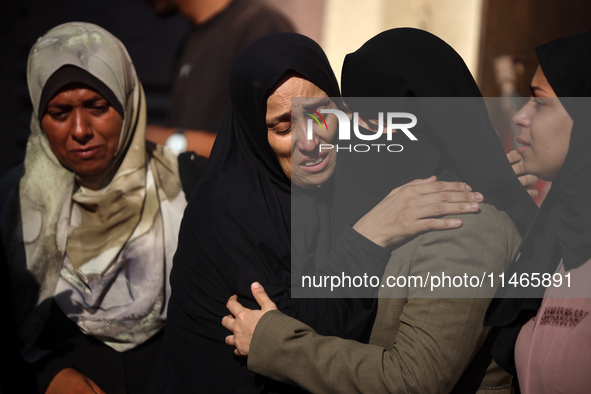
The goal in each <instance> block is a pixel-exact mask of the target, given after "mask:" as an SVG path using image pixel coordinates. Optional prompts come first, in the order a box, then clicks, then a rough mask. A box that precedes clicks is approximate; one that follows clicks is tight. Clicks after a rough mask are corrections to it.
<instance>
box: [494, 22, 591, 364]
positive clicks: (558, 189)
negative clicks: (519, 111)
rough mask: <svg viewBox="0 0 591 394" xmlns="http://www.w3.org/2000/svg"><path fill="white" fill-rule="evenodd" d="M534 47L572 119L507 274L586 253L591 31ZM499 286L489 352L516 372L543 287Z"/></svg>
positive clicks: (567, 263) (576, 259) (574, 263)
mask: <svg viewBox="0 0 591 394" xmlns="http://www.w3.org/2000/svg"><path fill="white" fill-rule="evenodd" d="M536 53H537V55H538V60H539V62H540V67H541V68H542V70H543V71H544V74H545V76H546V78H547V79H548V82H549V83H550V86H552V89H553V90H554V92H555V93H556V95H557V96H558V97H559V98H560V101H561V103H562V104H563V105H564V107H565V108H566V110H567V112H568V114H569V115H570V117H571V118H572V119H573V121H574V125H573V130H572V134H571V138H570V146H569V150H568V154H567V157H566V160H565V162H564V165H563V166H562V168H561V170H560V171H559V173H558V176H557V177H556V179H555V180H554V181H553V182H552V187H551V189H550V191H549V192H548V194H547V196H546V197H545V199H544V202H543V204H542V206H541V208H540V212H539V214H538V215H537V217H536V219H535V221H534V223H533V224H532V226H531V228H530V230H529V231H528V233H527V234H526V236H525V238H524V240H523V242H522V244H521V246H520V249H519V251H518V253H517V254H516V258H515V259H514V261H513V262H512V264H511V266H510V267H509V271H508V273H507V275H506V276H507V277H509V276H511V275H512V274H513V273H515V272H517V273H521V272H526V273H534V272H535V273H540V274H543V273H554V272H555V271H556V269H557V268H558V266H559V264H560V259H561V258H562V260H563V264H564V268H565V270H567V271H568V270H570V269H573V268H576V267H579V266H580V265H581V264H583V263H585V262H586V261H587V260H589V258H591V204H590V201H591V182H589V180H590V179H591V155H589V151H590V150H591V133H590V132H589V111H590V110H591V105H590V104H591V101H590V100H589V99H588V98H586V99H580V97H590V96H591V72H590V71H589V70H591V32H586V33H582V34H578V35H575V36H571V37H567V38H562V39H559V40H555V41H552V42H550V43H548V44H545V45H542V46H540V47H538V48H536ZM577 97H578V98H579V99H573V98H577ZM500 290H501V291H499V292H498V293H497V297H502V298H498V299H495V300H494V302H493V303H491V306H490V308H489V310H488V313H487V319H486V323H487V324H490V325H492V326H498V327H505V329H504V330H502V331H501V333H500V334H499V337H498V339H497V342H496V343H495V346H494V347H493V356H494V357H495V360H496V361H497V362H498V363H499V364H500V365H501V366H502V367H504V368H505V369H507V370H509V371H511V372H513V373H515V360H514V349H515V341H516V339H517V336H518V335H519V331H520V329H521V327H522V326H523V324H525V323H526V322H527V320H529V318H531V317H532V316H533V315H534V314H535V313H536V312H537V310H538V309H539V307H540V304H541V297H542V296H543V293H544V288H543V287H539V288H531V289H529V290H531V291H530V292H528V293H527V296H528V297H529V298H510V297H511V294H512V293H511V292H512V291H515V289H511V288H508V289H507V288H506V289H500ZM521 291H523V290H521ZM520 296H522V297H523V294H521V295H520Z"/></svg>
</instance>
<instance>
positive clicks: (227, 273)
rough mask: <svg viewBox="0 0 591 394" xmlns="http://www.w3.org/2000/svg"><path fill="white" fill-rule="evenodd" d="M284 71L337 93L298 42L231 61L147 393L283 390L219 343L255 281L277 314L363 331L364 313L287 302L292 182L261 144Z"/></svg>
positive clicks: (265, 46) (329, 302)
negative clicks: (226, 320) (225, 99)
mask: <svg viewBox="0 0 591 394" xmlns="http://www.w3.org/2000/svg"><path fill="white" fill-rule="evenodd" d="M288 72H290V73H296V74H298V75H300V76H302V77H303V78H306V79H308V80H309V81H311V82H313V83H314V84H315V85H316V86H318V87H319V88H321V89H322V90H323V91H324V92H326V93H327V94H328V95H329V96H334V97H339V96H340V92H339V88H338V84H337V81H336V78H335V76H334V74H333V72H332V69H331V67H330V65H329V62H328V59H327V58H326V55H325V54H324V52H323V51H322V49H321V48H320V46H319V45H318V44H316V43H315V42H314V41H312V40H311V39H309V38H307V37H305V36H302V35H299V34H295V33H277V34H273V35H270V36H267V37H264V38H262V39H260V40H258V41H256V42H254V43H253V44H251V45H250V46H249V47H248V48H246V49H245V50H244V51H243V52H242V53H241V54H240V55H239V56H238V58H237V59H236V61H235V63H234V65H233V68H232V72H231V76H230V91H231V108H230V110H229V112H228V114H227V115H226V118H225V120H224V122H223V124H222V127H221V129H220V131H219V133H218V135H217V138H216V142H215V144H214V147H213V150H212V153H211V156H210V158H209V162H208V167H207V170H206V173H205V175H204V177H203V179H202V181H201V183H200V184H199V185H198V186H197V188H196V189H195V191H194V192H193V194H192V196H191V200H190V201H189V204H188V206H187V209H186V211H185V215H184V217H183V221H182V224H181V229H180V235H179V246H178V249H177V252H176V255H175V258H174V265H173V269H172V273H171V285H172V296H171V300H170V303H169V311H168V318H167V328H166V338H165V345H164V353H163V358H162V362H161V364H160V369H161V371H160V372H161V375H160V376H159V377H158V378H157V379H155V380H156V382H157V383H156V384H155V385H154V390H155V391H154V392H194V391H200V392H250V391H252V390H254V391H256V392H259V391H257V390H262V388H264V389H265V390H266V391H269V392H271V391H281V392H287V391H289V389H288V388H287V387H285V386H281V387H275V386H274V385H275V384H276V383H274V382H271V381H269V380H266V379H263V378H262V377H260V376H255V375H254V374H252V373H250V372H248V371H247V369H246V361H245V360H244V359H242V358H234V357H233V354H232V349H231V348H230V347H228V346H227V345H226V344H225V343H224V339H225V337H226V336H227V335H229V332H228V331H227V330H226V329H225V328H224V327H223V326H222V325H221V320H222V317H223V316H225V315H227V314H228V313H229V312H228V310H227V309H226V302H227V300H228V298H229V297H230V296H232V295H233V294H237V295H238V298H239V301H240V302H241V303H242V304H243V305H244V306H246V307H249V308H252V309H259V307H258V305H257V304H256V302H254V300H253V299H252V294H251V291H250V285H251V283H252V282H254V281H258V282H260V283H261V284H262V285H263V286H264V287H265V290H266V292H267V293H268V294H269V296H270V297H271V299H273V300H274V301H275V302H276V304H277V307H278V308H279V310H281V311H282V312H284V313H286V314H288V315H290V316H293V317H296V318H298V319H299V320H301V321H303V322H305V323H307V324H310V325H311V326H312V327H314V328H315V329H316V330H317V331H318V332H320V333H322V334H325V335H344V336H347V337H350V338H354V339H359V338H360V337H362V336H363V335H367V333H368V332H369V327H368V320H369V317H370V316H373V313H374V311H373V309H372V308H370V309H369V310H368V311H366V312H365V314H364V313H357V312H358V310H355V311H353V310H352V309H350V307H351V303H349V302H347V301H345V302H341V301H339V300H334V299H326V300H323V299H321V300H316V299H309V298H307V299H292V298H291V296H290V286H291V273H290V269H291V264H290V261H291V256H290V251H291V245H290V236H291V228H292V227H291V217H290V213H291V190H290V189H291V187H290V180H289V179H288V178H287V176H286V175H285V174H284V172H283V170H282V168H281V167H280V165H279V162H278V160H277V157H276V155H275V153H274V152H273V150H272V149H271V147H270V145H269V143H268V140H267V127H266V122H265V117H266V110H267V98H268V96H269V95H270V94H271V93H272V91H273V89H274V88H276V85H277V83H278V82H279V81H280V80H281V79H282V77H283V76H284V75H285V74H286V73H288ZM323 220H326V219H323ZM300 227H301V226H300ZM300 239H301V238H300ZM369 305H370V306H372V307H373V302H370V303H369ZM361 309H363V305H362V307H361ZM345 334H346V335H345ZM249 390H250V391H249Z"/></svg>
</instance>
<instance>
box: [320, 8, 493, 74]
mask: <svg viewBox="0 0 591 394" xmlns="http://www.w3.org/2000/svg"><path fill="white" fill-rule="evenodd" d="M325 1H326V3H325V7H324V26H323V30H322V42H321V44H322V46H323V48H324V50H325V51H326V53H327V55H328V57H329V60H330V61H331V64H332V66H333V68H334V71H335V74H336V75H337V77H340V73H341V65H342V62H343V59H344V57H345V55H346V54H347V53H350V52H353V51H355V50H356V49H357V48H359V47H360V46H361V45H362V44H363V43H364V42H365V41H367V40H368V39H369V38H371V37H373V36H374V35H376V34H378V33H380V32H382V31H384V30H387V29H390V28H394V27H417V28H421V29H424V30H427V31H429V32H431V33H433V34H435V35H437V36H439V37H441V38H442V39H443V40H445V41H447V42H448V43H449V44H450V45H451V46H452V47H454V49H455V50H456V51H458V53H459V54H460V55H461V56H462V57H463V58H464V60H465V61H466V64H467V65H468V67H469V68H470V71H471V72H472V73H473V74H474V76H475V77H476V71H477V61H478V43H479V40H480V25H481V7H482V0H325ZM339 79H340V78H339Z"/></svg>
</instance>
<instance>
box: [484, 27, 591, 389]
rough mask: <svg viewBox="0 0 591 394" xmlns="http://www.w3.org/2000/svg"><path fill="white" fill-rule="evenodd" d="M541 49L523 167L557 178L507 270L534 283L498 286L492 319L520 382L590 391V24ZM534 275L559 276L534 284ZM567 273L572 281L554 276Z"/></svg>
mask: <svg viewBox="0 0 591 394" xmlns="http://www.w3.org/2000/svg"><path fill="white" fill-rule="evenodd" d="M536 52H537V55H538V60H539V62H540V67H539V68H538V70H537V72H536V74H535V76H534V78H533V80H532V83H531V91H532V98H531V100H530V101H529V102H528V103H527V104H526V105H525V106H524V107H523V108H522V109H521V110H520V111H519V112H518V113H517V114H516V115H515V116H514V118H513V121H514V123H515V124H516V125H517V126H519V127H520V129H521V133H520V135H519V137H518V139H517V141H518V142H519V143H520V144H522V145H523V146H522V147H521V148H519V149H518V153H520V154H521V155H522V156H523V161H524V166H525V168H526V169H528V170H529V171H531V172H532V173H534V174H536V175H538V176H539V177H540V178H543V179H546V180H549V181H552V187H551V189H550V191H549V192H548V195H547V196H546V198H545V199H544V202H543V204H542V207H541V209H540V212H539V214H538V216H537V217H536V219H535V221H534V223H533V225H532V227H531V229H530V230H529V232H528V233H527V235H526V236H525V238H524V240H523V243H522V245H521V246H520V249H519V253H518V254H517V255H516V258H515V260H514V262H513V263H512V265H511V267H510V268H509V271H508V272H507V274H506V277H507V278H510V277H512V275H513V274H517V275H518V276H517V277H518V278H519V277H521V276H522V275H526V276H527V277H528V278H531V279H532V285H531V286H523V287H521V288H515V287H509V288H504V289H499V292H498V293H497V295H496V296H497V297H499V298H498V299H495V301H494V302H493V303H492V304H491V306H490V308H489V311H488V314H487V323H488V324H491V325H493V326H499V327H504V328H503V329H502V330H501V332H500V334H499V337H498V339H497V341H496V343H495V345H494V347H493V356H494V357H495V359H496V360H497V361H498V363H499V364H500V365H501V366H503V367H504V368H506V369H507V370H509V371H510V372H513V373H516V374H517V380H518V382H519V387H520V389H521V391H522V392H524V393H556V392H569V393H575V392H577V393H582V392H589V391H591V379H590V377H589V366H590V363H591V318H590V317H589V314H590V313H591V292H590V291H589V279H588V278H589V276H590V275H591V263H590V260H589V259H590V258H591V205H590V204H589V201H591V186H590V185H591V183H590V182H589V179H591V156H590V155H589V150H590V149H591V134H590V133H589V125H590V124H589V120H590V119H589V109H590V108H591V102H590V100H589V97H590V96H591V76H590V73H589V70H590V69H591V32H586V33H583V34H579V35H575V36H571V37H567V38H563V39H559V40H556V41H553V42H550V43H548V44H546V45H542V46H540V47H538V48H536ZM556 97H558V98H559V99H557V98H556ZM534 275H537V276H539V277H540V278H542V276H543V275H546V278H549V277H551V278H553V279H552V281H550V282H547V283H546V285H542V286H537V287H534V285H533V283H534V282H533V278H534ZM567 275H568V276H567ZM567 277H568V278H569V279H568V281H570V284H569V285H567V286H565V285H562V287H560V286H557V280H558V279H559V278H560V279H562V281H563V282H564V283H567ZM578 278H581V279H582V282H577V279H578ZM549 284H551V285H550V286H549ZM542 297H543V299H541V298H542Z"/></svg>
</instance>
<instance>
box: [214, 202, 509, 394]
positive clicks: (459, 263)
mask: <svg viewBox="0 0 591 394" xmlns="http://www.w3.org/2000/svg"><path fill="white" fill-rule="evenodd" d="M484 216H486V218H484ZM420 238H421V239H417V240H416V241H413V243H414V244H412V243H410V244H408V245H406V246H405V250H404V251H403V252H402V253H401V255H400V256H398V257H399V258H400V259H402V261H399V263H409V264H411V266H410V267H411V268H410V269H409V270H408V273H409V274H421V273H424V272H425V270H431V271H433V272H440V271H445V272H446V273H448V274H450V275H453V274H461V273H462V272H465V269H466V264H469V265H473V266H475V265H478V267H479V268H478V269H480V270H481V271H485V270H487V271H491V270H494V269H497V268H502V267H503V266H504V264H506V262H507V261H508V259H509V258H510V256H511V254H512V253H513V251H514V249H515V248H516V247H517V245H518V243H519V235H518V233H517V230H516V229H515V227H514V225H513V224H512V222H511V221H510V220H509V218H508V217H507V216H506V215H505V214H504V213H502V212H497V211H496V210H495V209H494V208H493V207H491V206H485V205H483V212H481V214H478V215H467V216H465V217H464V226H463V227H462V228H461V229H458V230H454V231H449V232H447V231H446V232H431V233H429V234H425V235H424V236H422V237H420ZM419 246H420V247H419ZM401 249H402V248H401ZM409 256H410V257H411V258H412V261H411V262H409V260H408V257H409ZM396 264H397V261H395V260H391V262H390V265H392V266H389V268H388V272H390V271H391V270H390V268H393V269H392V271H394V272H399V271H400V270H401V265H402V264H398V265H396ZM408 291H409V298H408V300H406V301H404V300H400V299H382V300H380V307H379V308H378V316H377V318H376V322H375V323H374V328H373V331H372V341H371V342H372V343H379V344H380V345H382V346H383V347H382V346H373V345H364V344H360V343H357V342H354V341H347V340H343V339H340V338H336V337H323V336H320V335H318V334H316V333H315V332H314V331H313V330H312V329H310V328H309V327H306V326H305V325H302V324H301V323H299V322H297V321H295V320H293V319H290V318H288V317H286V316H284V315H282V314H281V313H279V312H269V313H266V314H264V316H263V317H262V319H261V320H260V322H259V324H258V325H257V326H256V329H254V336H253V338H252V343H251V344H250V354H249V357H248V366H249V369H250V370H252V371H254V372H257V373H260V374H263V375H265V376H268V377H270V378H272V379H275V380H279V381H282V382H290V383H294V384H296V385H298V386H300V387H303V388H304V389H306V390H309V391H312V392H320V393H324V392H327V393H330V392H342V391H343V390H347V391H353V392H409V391H410V392H434V393H436V392H448V391H449V390H451V389H452V388H453V387H454V385H455V384H456V383H457V381H458V379H459V378H460V376H461V375H462V373H463V371H464V370H465V368H466V367H467V366H468V364H469V363H470V361H471V360H472V358H473V357H474V355H475V354H476V353H477V351H478V350H479V348H480V346H481V345H482V343H483V341H484V339H485V338H486V335H487V334H488V329H487V328H485V327H483V324H482V321H483V317H484V313H485V311H486V308H487V306H488V302H489V299H486V298H470V299H466V298H426V297H428V296H429V294H428V290H425V289H414V290H413V289H408ZM457 296H458V297H459V296H461V293H459V294H458V295H457ZM266 309H269V308H268V307H267V308H266ZM249 313H251V312H248V311H246V310H245V311H240V313H239V314H238V316H236V321H233V320H232V318H227V319H225V321H224V323H225V325H226V327H227V328H233V329H234V330H235V333H237V332H247V331H248V329H244V328H241V329H240V330H237V327H238V326H242V323H244V322H245V321H246V319H247V318H248V314H249ZM252 313H255V312H252ZM257 313H259V314H260V312H257ZM251 323H252V321H251ZM241 341H242V339H240V338H238V336H236V337H235V338H233V337H230V338H228V340H227V342H228V343H229V344H237V345H238V348H239V353H240V354H245V353H246V350H245V349H244V348H242V349H241V344H240V342H241ZM483 367H486V366H483ZM482 373H483V374H484V371H482Z"/></svg>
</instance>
